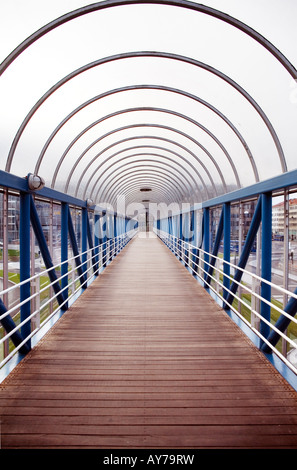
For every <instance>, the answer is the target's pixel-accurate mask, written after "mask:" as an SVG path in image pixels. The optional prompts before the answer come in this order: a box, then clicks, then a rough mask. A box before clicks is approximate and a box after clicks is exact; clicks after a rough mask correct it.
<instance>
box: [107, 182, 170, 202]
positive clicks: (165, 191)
mask: <svg viewBox="0 0 297 470" xmlns="http://www.w3.org/2000/svg"><path fill="white" fill-rule="evenodd" d="M135 180H136V181H135ZM159 181H160V182H159ZM161 181H162V182H161ZM125 183H126V186H125V191H126V192H125V194H124V196H125V201H127V200H126V195H129V194H131V193H132V192H134V193H136V194H137V193H138V195H139V196H140V197H141V195H140V193H139V191H140V188H141V186H143V184H145V185H146V186H149V187H150V188H152V191H158V193H159V194H162V195H163V197H165V200H166V201H164V202H166V203H167V204H170V202H171V201H172V200H173V196H172V194H173V193H172V192H171V189H172V188H171V187H169V185H168V184H167V182H166V183H164V181H163V180H162V179H160V178H156V177H155V176H154V179H151V178H150V177H148V176H143V177H139V176H135V175H134V176H133V177H132V178H131V179H130V180H129V181H128V184H127V181H126V180H125ZM138 183H139V184H138ZM142 197H145V195H144V194H143V196H142ZM149 197H152V196H151V194H150V196H149ZM153 197H154V199H156V196H153ZM115 198H116V196H115V197H114V199H112V203H113V204H114V203H115ZM134 201H135V202H141V203H142V201H136V200H135V199H134ZM156 201H157V199H156ZM144 204H145V203H144Z"/></svg>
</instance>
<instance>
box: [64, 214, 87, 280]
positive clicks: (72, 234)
mask: <svg viewBox="0 0 297 470" xmlns="http://www.w3.org/2000/svg"><path fill="white" fill-rule="evenodd" d="M68 233H69V239H70V243H71V247H72V251H73V255H74V256H75V264H76V269H77V272H78V275H79V281H80V284H81V286H82V287H84V288H86V287H87V284H86V278H85V275H84V271H83V269H82V264H81V259H80V256H79V250H78V246H77V241H76V237H75V232H74V227H73V222H72V217H71V214H70V210H69V209H68Z"/></svg>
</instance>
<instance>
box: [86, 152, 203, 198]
mask: <svg viewBox="0 0 297 470" xmlns="http://www.w3.org/2000/svg"><path fill="white" fill-rule="evenodd" d="M138 156H156V157H163V156H162V155H160V154H157V153H149V152H145V153H136V154H132V155H129V156H127V157H124V158H122V159H121V160H127V159H128V158H132V157H138ZM163 158H164V157H163ZM148 162H150V163H148ZM135 163H136V164H135ZM129 165H133V168H132V169H131V171H133V169H134V168H138V167H143V166H145V167H152V168H153V167H155V168H161V169H164V166H165V169H164V171H166V175H172V177H174V182H175V183H177V181H180V188H181V187H183V190H182V194H183V193H184V192H188V191H189V188H187V186H186V184H185V183H184V181H183V180H185V181H186V183H187V184H188V185H189V187H190V189H191V190H192V192H194V189H193V187H192V186H191V184H190V182H189V181H188V180H187V178H186V177H185V176H184V175H183V174H182V173H181V172H180V171H179V170H177V169H176V168H173V167H172V165H170V164H169V163H164V162H160V161H157V162H156V161H152V160H149V159H143V160H140V161H137V162H126V163H123V164H122V165H120V166H117V167H116V168H115V169H114V170H113V171H112V172H111V173H110V174H108V175H107V176H106V177H105V178H104V180H103V181H102V182H101V184H100V188H99V190H100V191H101V189H102V187H103V184H106V181H107V180H108V179H109V178H110V177H111V176H112V175H114V173H116V172H117V171H118V170H119V169H123V168H124V167H128V166H129ZM113 166H114V164H112V165H110V166H109V167H108V168H107V169H106V170H105V171H104V172H102V174H101V175H100V177H99V178H98V180H97V182H98V181H99V179H100V178H102V176H103V174H104V173H105V172H106V171H107V170H108V169H110V168H112V167H113ZM166 167H169V168H170V170H169V169H167V168H166ZM172 170H173V171H172ZM123 171H125V170H123ZM175 172H176V173H177V174H178V176H177V175H176V174H175ZM176 178H177V179H176ZM97 182H96V183H97ZM94 188H95V185H94ZM107 191H108V189H107V188H106V186H104V189H103V190H102V191H101V194H102V196H103V195H104V194H105V193H106V192H107ZM96 197H97V195H96ZM90 198H91V199H92V198H93V192H92V193H91V194H90Z"/></svg>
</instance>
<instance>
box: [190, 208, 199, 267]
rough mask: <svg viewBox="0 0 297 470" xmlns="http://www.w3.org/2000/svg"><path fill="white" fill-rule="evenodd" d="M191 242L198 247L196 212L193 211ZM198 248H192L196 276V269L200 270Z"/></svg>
mask: <svg viewBox="0 0 297 470" xmlns="http://www.w3.org/2000/svg"><path fill="white" fill-rule="evenodd" d="M191 233H192V237H191V242H192V244H193V245H194V246H195V247H196V246H197V233H196V212H195V211H192V212H191ZM197 265H198V249H197V248H192V275H193V276H196V271H197V270H198V266H197Z"/></svg>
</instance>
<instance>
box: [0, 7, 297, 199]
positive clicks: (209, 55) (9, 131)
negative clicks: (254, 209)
mask: <svg viewBox="0 0 297 470" xmlns="http://www.w3.org/2000/svg"><path fill="white" fill-rule="evenodd" d="M203 3H204V4H205V5H208V6H211V7H213V8H216V9H219V10H221V11H224V12H226V13H228V14H230V15H232V16H234V17H236V18H238V19H240V20H241V21H243V22H244V23H246V24H248V25H249V26H251V27H253V28H254V29H256V30H257V31H259V32H260V33H261V34H262V35H263V36H265V37H266V38H267V39H269V40H270V41H271V42H272V43H273V44H274V45H275V46H276V47H277V48H278V49H279V50H280V51H281V52H282V53H283V54H284V55H286V57H287V58H288V59H289V60H290V61H291V62H292V63H293V64H294V65H295V67H296V66H297V51H296V44H297V28H296V19H297V2H296V0H212V1H205V2H203ZM87 4H88V2H83V1H79V0H52V1H51V2H43V1H40V0H26V1H25V2H24V1H23V0H9V1H7V0H0V59H1V61H2V60H3V59H4V58H5V57H6V56H7V55H8V54H9V53H10V52H11V51H12V50H13V49H14V48H15V47H16V46H17V45H18V44H19V43H20V42H22V41H23V40H24V39H25V38H26V37H28V36H29V35H30V34H32V33H33V32H34V31H36V30H37V29H39V28H40V27H42V26H43V25H44V24H46V23H48V22H50V21H52V20H53V19H55V18H56V17H59V16H61V15H63V14H65V13H66V12H68V11H71V10H75V9H77V8H79V7H81V6H84V5H87ZM131 51H162V52H171V53H175V54H180V55H184V56H187V57H193V58H195V59H196V60H199V61H201V62H204V63H206V64H209V65H211V66H213V67H215V68H217V69H218V70H220V71H221V72H223V73H225V74H227V75H228V76H229V77H231V78H232V79H233V80H235V81H236V82H237V83H238V84H239V85H240V86H241V87H243V88H245V89H246V91H247V92H248V93H249V94H250V95H251V96H253V98H254V99H255V100H256V101H257V103H258V104H259V105H260V106H261V108H262V109H263V110H264V112H265V114H266V115H267V116H268V117H269V119H270V121H271V123H272V125H273V127H274V128H275V130H276V132H277V134H278V136H279V138H280V141H281V145H282V147H283V150H284V153H285V157H286V161H287V165H288V169H289V170H290V169H294V168H296V167H297V165H296V162H297V159H296V148H297V137H296V134H297V133H296V125H297V92H296V84H295V83H294V82H293V81H292V79H291V77H290V76H289V74H288V73H287V72H286V71H285V70H284V69H283V67H282V66H281V65H280V64H279V63H278V62H277V61H276V59H275V58H273V57H272V56H271V55H270V54H269V53H268V52H267V51H265V50H264V48H263V47H262V46H260V45H259V44H257V43H256V42H255V41H254V40H252V39H251V38H250V37H248V36H247V35H245V34H244V33H242V32H240V31H238V30H235V28H232V27H231V26H229V25H227V24H225V23H223V22H220V21H218V20H216V19H214V18H211V17H208V16H207V15H203V14H200V13H196V12H193V11H187V10H184V9H180V8H175V7H168V6H165V5H154V6H152V5H137V6H127V5H126V6H122V7H119V8H112V9H107V10H104V11H100V12H96V13H92V14H89V15H86V16H83V17H81V18H79V19H76V20H74V21H71V22H69V23H67V24H65V25H63V26H61V27H59V28H57V29H55V30H54V31H52V32H51V33H49V34H47V35H46V36H45V37H43V38H42V39H40V40H39V41H37V42H36V43H35V44H33V45H32V46H30V47H29V48H28V49H27V50H26V51H25V52H24V53H23V54H22V55H21V56H20V57H19V58H17V59H16V61H15V62H14V63H13V64H12V65H11V66H10V67H9V69H8V70H6V72H5V73H4V74H3V76H2V77H1V88H0V94H1V95H0V99H1V111H2V112H1V140H0V168H1V169H5V165H6V159H7V155H8V153H9V149H10V147H11V144H12V141H13V138H14V136H15V134H16V132H17V130H18V128H19V126H20V125H21V123H22V121H23V120H24V119H25V117H26V115H27V113H28V112H29V111H30V109H31V108H32V106H33V105H34V104H35V103H36V101H37V100H38V99H40V97H41V96H42V95H43V94H44V93H45V92H46V91H47V90H48V89H49V88H50V87H51V86H53V85H54V84H55V83H57V82H58V81H59V80H60V79H62V78H63V77H64V76H66V75H67V74H69V73H70V72H72V71H73V70H75V69H77V68H79V67H81V66H83V65H85V64H88V63H90V62H92V61H94V60H98V59H100V58H103V57H107V56H110V55H113V54H120V53H125V52H131ZM137 84H138V85H139V84H158V85H164V86H169V87H175V88H178V89H179V90H185V91H187V92H188V93H191V94H194V95H195V96H199V97H201V99H203V100H205V101H206V102H208V103H211V105H212V106H214V107H216V108H217V109H219V110H220V111H221V112H222V113H223V114H224V115H225V116H226V117H227V118H228V119H229V120H230V122H232V123H233V124H234V125H235V126H236V128H237V129H238V130H239V132H240V133H241V135H242V136H243V138H244V140H245V141H246V142H247V144H248V146H249V148H250V150H251V152H252V154H253V156H254V159H255V162H256V164H257V166H258V169H259V174H260V179H265V178H268V177H270V176H274V175H276V174H278V173H279V172H280V171H281V167H280V162H279V158H278V155H277V151H276V149H275V145H274V143H273V141H272V139H271V136H270V134H269V132H268V131H267V129H266V127H265V125H264V124H263V122H262V120H261V119H260V118H259V116H258V115H257V114H256V113H255V111H254V109H252V107H251V106H250V104H248V103H247V102H246V100H244V98H243V97H242V96H240V95H239V94H238V93H237V92H236V91H235V90H234V89H232V87H230V85H228V84H226V83H225V82H222V80H220V79H218V78H217V77H216V76H213V75H211V74H209V73H208V72H206V71H204V70H201V69H198V68H196V67H193V66H190V65H186V64H184V63H177V62H176V61H169V60H161V59H156V58H154V59H153V58H142V59H127V60H123V61H117V62H116V63H112V64H105V65H102V66H100V67H96V68H95V69H92V70H90V71H88V72H86V73H84V74H83V75H81V76H79V77H76V78H75V79H73V80H71V82H69V83H68V84H67V85H65V86H63V87H62V89H60V90H58V91H57V92H56V93H55V94H54V95H53V96H51V97H50V98H49V99H48V100H47V102H46V103H45V104H44V105H43V106H42V107H41V108H40V109H39V110H38V112H37V113H36V114H35V116H34V118H32V120H31V122H30V124H29V125H28V126H27V128H26V130H25V131H24V133H23V135H22V137H21V139H20V142H19V144H18V146H17V149H16V152H15V154H14V159H13V164H12V167H11V171H12V172H13V173H16V174H19V175H25V174H27V173H28V172H29V171H34V167H35V165H36V162H37V160H38V157H39V155H40V153H41V152H42V149H43V146H44V143H45V142H46V140H47V139H48V137H49V136H50V134H51V133H52V132H53V130H54V129H55V128H56V126H57V125H58V124H59V123H60V122H61V121H62V120H63V119H64V118H65V117H66V116H67V115H68V114H69V113H70V112H71V111H72V110H73V109H74V108H76V107H77V106H79V105H80V104H81V103H83V102H85V101H87V100H89V99H90V98H91V97H93V96H96V95H99V94H100V93H104V92H106V91H108V90H111V89H114V88H119V87H125V86H128V85H137ZM138 106H154V107H159V108H164V109H165V108H166V109H173V108H174V109H175V110H176V112H178V113H182V114H187V115H188V116H191V118H192V119H193V120H195V121H197V122H201V123H203V125H205V126H206V127H207V128H208V129H210V130H211V132H213V133H214V134H215V135H216V136H217V137H218V139H220V141H221V142H222V143H223V145H224V147H225V148H226V149H227V151H228V152H229V154H230V155H231V156H232V159H233V160H234V162H235V165H236V168H237V169H238V173H239V177H240V179H241V182H242V184H243V185H245V184H251V183H253V182H254V175H253V173H252V171H251V165H250V161H249V158H248V156H247V154H246V150H245V149H244V147H243V146H242V144H241V143H240V142H239V140H238V138H237V137H236V136H235V135H234V132H232V131H231V130H230V128H229V127H228V126H227V125H226V123H223V122H222V120H221V119H219V117H218V116H217V115H214V113H213V112H211V111H210V110H209V109H207V108H206V107H205V106H202V105H201V104H198V103H197V102H193V101H192V100H189V99H188V98H184V97H182V96H177V95H174V97H173V96H172V93H165V92H161V91H159V92H156V91H155V92H152V91H149V90H147V91H146V92H136V91H134V92H125V93H121V94H118V95H115V96H111V97H109V98H104V99H103V100H100V101H99V102H96V103H94V105H92V106H89V107H88V108H87V109H85V110H84V111H82V112H80V113H79V115H77V116H76V117H74V118H73V119H71V122H69V123H68V124H67V125H65V126H64V128H63V129H62V130H61V131H60V132H59V134H58V135H57V136H56V137H55V139H54V140H53V141H52V143H51V144H50V146H49V148H48V149H47V151H46V153H45V158H44V160H43V163H42V165H41V166H40V172H41V173H42V174H43V176H44V177H45V178H46V181H47V184H50V183H51V181H52V177H53V174H54V169H55V167H56V165H57V163H58V162H59V159H60V158H61V155H62V154H63V152H64V151H65V149H66V148H67V146H68V145H69V143H70V142H71V141H72V139H74V138H75V136H76V135H77V134H78V133H79V132H80V131H81V130H82V129H84V128H85V127H86V126H88V125H89V124H90V123H91V122H93V121H95V120H96V119H99V118H100V117H103V116H106V115H108V114H110V113H113V112H115V111H116V110H119V109H125V108H127V107H138ZM130 114H132V113H130ZM130 114H129V115H125V116H119V117H117V118H115V119H114V120H108V121H105V122H103V123H102V124H101V125H100V131H99V130H98V127H96V128H95V129H93V130H92V131H90V132H88V133H87V135H85V137H84V138H82V139H80V141H79V143H77V144H76V145H75V146H73V148H72V149H71V150H70V151H69V152H68V154H67V158H65V160H64V162H63V165H62V166H61V172H60V173H59V177H58V182H57V187H58V188H59V189H62V188H63V185H64V184H65V180H66V176H65V175H67V174H69V171H70V169H71V168H72V166H73V162H74V161H75V159H76V158H77V156H78V155H80V154H81V153H82V152H83V150H84V149H85V148H86V146H87V145H88V144H89V143H90V142H92V141H94V139H95V138H96V137H98V135H104V134H105V133H107V132H110V131H111V130H112V129H113V128H115V127H120V126H124V125H129V124H133V123H134V122H137V121H138V122H147V123H151V122H154V123H155V122H158V123H162V124H164V125H165V124H166V125H168V126H172V127H175V128H178V129H182V130H183V131H184V132H185V133H188V134H191V135H195V138H197V140H199V142H201V143H202V145H203V146H205V147H206V148H207V149H208V150H209V151H210V152H211V153H212V155H214V158H215V159H216V160H217V162H218V164H219V165H220V167H221V169H222V171H223V172H224V174H225V175H226V179H227V180H228V181H227V182H228V184H230V187H231V186H232V185H234V184H235V178H234V174H233V172H232V171H231V168H230V165H229V163H228V162H227V160H226V157H225V155H223V152H222V150H221V149H220V148H218V146H217V144H215V142H214V141H213V140H212V139H211V138H210V137H209V135H207V134H206V133H205V132H202V130H199V129H197V128H196V127H193V124H190V123H186V122H184V121H181V120H180V119H177V118H176V117H174V116H169V115H166V116H163V115H161V113H158V114H159V115H158V116H156V113H154V114H153V113H152V112H151V113H149V112H148V113H147V114H146V115H145V117H143V116H144V115H143V114H141V113H138V114H139V115H138V114H136V113H134V114H133V116H131V115H130ZM140 114H141V117H140ZM148 132H149V131H148ZM162 135H164V132H163V133H162ZM165 135H166V137H169V133H166V132H165ZM123 137H124V135H123V134H119V136H118V138H123ZM111 142H112V139H110V140H108V139H106V140H105V141H104V145H103V143H102V145H101V147H98V146H97V147H96V148H95V147H94V149H93V153H92V152H89V153H88V154H87V155H86V157H85V159H84V164H83V165H81V166H80V165H78V166H77V170H76V172H75V173H74V176H73V181H72V183H73V185H74V186H73V187H75V184H76V183H77V181H78V179H79V177H80V175H81V174H82V171H83V170H84V169H85V168H86V166H87V164H88V162H91V161H92V158H93V157H94V155H95V154H96V152H97V153H98V151H100V150H102V149H103V148H104V147H105V146H108V144H111ZM180 143H181V144H184V143H185V140H183V139H181V140H180ZM135 145H136V144H135ZM190 149H191V151H192V152H193V153H195V154H197V155H199V158H200V159H201V161H203V162H204V163H205V164H206V165H209V169H210V171H211V173H212V175H213V178H214V181H215V183H218V184H219V182H220V177H219V175H218V172H217V170H216V169H215V168H214V165H213V164H210V163H209V159H208V158H207V156H206V155H205V154H203V152H201V150H198V149H197V146H195V145H194V144H192V145H191V147H190ZM187 158H189V159H190V160H191V157H190V156H189V155H187ZM193 164H195V162H194V160H193ZM94 168H95V167H94ZM92 169H93V167H92V168H91V167H90V170H89V173H88V174H86V177H85V180H84V181H89V179H90V177H91V174H92ZM189 171H190V169H189ZM201 171H202V174H203V177H205V181H207V184H208V182H209V181H208V177H207V175H206V174H204V173H203V170H201ZM107 174H108V171H107ZM94 182H95V179H93V180H92V184H93V183H94ZM90 187H92V185H90ZM78 195H80V196H82V193H81V192H80V193H79V194H78Z"/></svg>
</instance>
